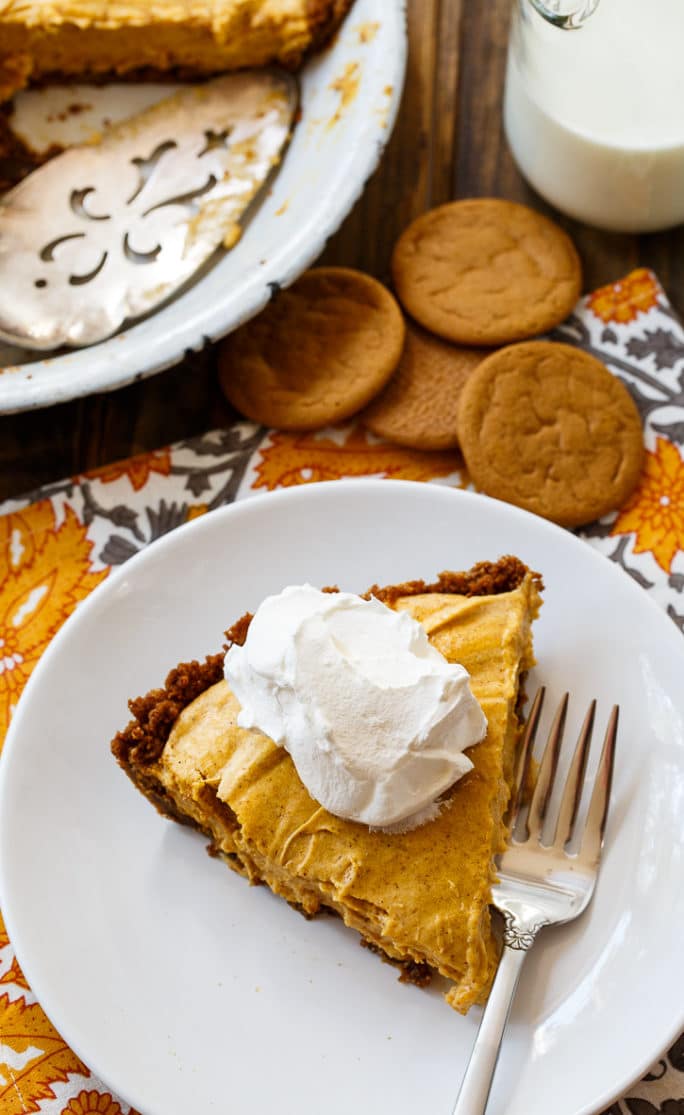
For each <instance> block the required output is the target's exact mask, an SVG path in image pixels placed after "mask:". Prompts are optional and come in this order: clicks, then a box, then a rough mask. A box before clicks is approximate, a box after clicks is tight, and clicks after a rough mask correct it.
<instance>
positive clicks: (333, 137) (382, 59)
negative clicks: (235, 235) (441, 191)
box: [0, 0, 406, 414]
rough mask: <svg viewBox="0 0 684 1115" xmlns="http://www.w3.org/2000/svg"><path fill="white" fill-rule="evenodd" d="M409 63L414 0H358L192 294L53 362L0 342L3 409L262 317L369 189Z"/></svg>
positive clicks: (120, 380)
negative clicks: (264, 174) (258, 199)
mask: <svg viewBox="0 0 684 1115" xmlns="http://www.w3.org/2000/svg"><path fill="white" fill-rule="evenodd" d="M405 63H406V18H405V0H355V3H354V5H353V7H352V9H351V11H350V12H349V14H348V16H347V18H346V20H345V22H344V24H343V26H342V29H341V30H340V32H339V34H338V35H337V36H336V37H335V38H334V40H333V42H332V44H331V45H330V46H329V47H328V48H327V49H326V50H325V51H323V52H322V53H320V54H318V55H316V56H314V57H313V58H312V59H311V61H310V62H308V63H307V65H306V66H305V67H304V69H303V71H302V73H301V104H302V115H301V119H300V121H299V123H298V125H297V127H296V128H295V130H294V134H293V137H292V141H291V143H290V146H289V148H288V151H287V153H286V156H285V158H284V160H283V163H282V165H281V167H280V169H279V171H278V174H277V176H276V178H275V179H274V182H273V188H272V192H271V193H270V194H269V195H268V196H267V197H266V198H265V199H264V201H263V202H262V204H261V206H260V208H259V211H258V213H257V214H255V217H254V219H252V221H251V222H250V224H249V225H248V227H247V229H246V231H245V233H244V235H243V237H242V239H241V240H240V242H239V243H238V245H237V246H236V247H235V248H233V250H232V251H230V252H228V253H226V254H225V255H224V256H223V258H221V259H220V261H219V262H218V263H217V264H216V265H215V266H214V267H213V268H211V270H209V271H208V272H207V273H206V274H204V275H203V277H202V278H200V279H198V280H197V281H196V282H195V283H194V284H193V285H192V286H191V287H190V288H189V289H188V290H187V291H186V292H185V293H184V294H182V295H181V296H179V297H178V298H176V299H174V300H173V301H171V302H170V303H168V304H167V305H166V306H165V307H163V308H162V309H160V310H158V311H157V312H156V313H154V314H153V315H152V316H151V317H149V318H148V319H146V320H143V321H140V322H138V323H137V324H134V325H132V326H131V327H130V328H129V329H127V330H125V331H123V332H120V333H118V334H117V335H116V336H115V337H113V338H111V339H110V340H108V341H103V342H102V343H101V344H98V345H92V346H90V347H88V348H85V349H80V350H72V351H69V352H65V353H62V354H57V355H55V356H53V357H52V358H50V357H48V358H44V356H45V354H38V355H37V354H35V353H33V354H29V353H25V352H22V351H21V350H18V349H10V348H7V347H5V348H4V350H3V349H2V348H1V347H0V365H4V366H3V367H0V413H5V414H8V413H11V412H13V411H19V410H28V409H31V408H34V407H41V406H46V405H48V404H52V403H59V402H64V401H65V400H67V399H72V398H75V397H78V396H81V395H89V394H92V393H94V392H96V391H107V390H111V389H112V388H115V387H121V386H123V385H124V384H126V383H130V382H131V381H133V380H136V379H142V378H144V377H145V376H149V375H153V374H154V373H155V372H159V371H161V370H162V369H164V368H167V367H169V366H170V365H171V364H173V363H175V362H176V361H177V360H179V359H180V358H181V357H182V356H183V354H184V353H185V352H187V351H188V350H197V351H199V350H200V349H201V348H202V347H203V346H204V345H205V344H206V343H207V342H208V341H213V340H216V339H217V338H219V337H222V336H224V335H225V334H226V333H228V332H230V331H231V330H232V329H235V328H236V327H237V326H238V325H240V324H242V322H244V321H246V320H247V319H248V318H250V317H252V316H253V315H254V314H256V313H258V312H259V310H261V309H262V308H263V306H264V305H265V304H266V302H267V301H268V299H269V297H270V296H271V293H272V290H273V287H272V285H271V284H273V283H276V284H278V285H279V286H288V285H289V284H290V283H291V282H293V281H294V279H296V278H297V276H298V275H299V274H301V272H302V271H303V270H304V269H305V268H306V267H308V266H309V265H310V264H311V263H312V262H313V261H314V260H315V259H316V257H317V256H318V255H320V253H321V252H322V251H323V248H324V247H325V244H326V241H327V239H328V237H329V236H331V235H332V233H333V232H335V230H336V229H337V228H338V227H339V225H340V224H341V223H342V221H343V220H344V218H345V217H346V215H347V213H348V212H349V210H350V209H351V207H352V205H353V204H354V202H355V201H356V200H357V198H358V197H359V196H360V194H361V192H362V191H363V188H364V185H365V183H366V181H367V179H368V178H369V176H370V175H371V174H372V172H373V170H374V169H375V167H376V165H377V163H378V161H379V159H380V156H381V155H382V152H383V150H384V147H385V144H386V142H387V140H388V138H389V136H390V134H391V131H392V125H393V123H394V118H395V115H396V111H397V108H398V105H399V100H400V97H401V91H402V87H403V81H404V69H405ZM353 66H355V67H357V68H356V69H355V70H353V71H351V77H352V80H353V81H354V80H355V79H356V78H358V91H357V92H356V94H355V95H352V96H350V97H349V98H348V99H347V103H345V104H342V103H341V102H342V93H341V92H340V90H339V89H338V90H336V89H335V88H333V85H334V83H335V82H336V81H339V79H341V78H343V77H344V76H345V74H349V72H350V71H349V67H353ZM109 88H110V89H111V88H113V87H109ZM347 89H348V92H349V93H352V92H353V88H352V85H349V84H348V85H347ZM143 94H144V91H143ZM160 95H161V94H160ZM126 105H127V106H128V105H129V101H128V99H127V100H126ZM129 107H130V106H129ZM338 113H339V115H338ZM50 115H51V117H52V118H53V120H54V111H53V110H51V112H50ZM67 115H68V113H67ZM109 115H110V116H111V115H114V116H118V115H120V114H119V113H118V112H116V111H115V112H114V113H109ZM333 120H334V123H333V122H332V121H333ZM85 123H86V121H85V120H84V119H83V118H82V117H81V115H80V114H79V116H77V117H76V118H75V119H74V120H72V122H71V127H72V129H73V128H75V129H77V134H78V129H79V128H80V129H82V128H83V127H84V126H85Z"/></svg>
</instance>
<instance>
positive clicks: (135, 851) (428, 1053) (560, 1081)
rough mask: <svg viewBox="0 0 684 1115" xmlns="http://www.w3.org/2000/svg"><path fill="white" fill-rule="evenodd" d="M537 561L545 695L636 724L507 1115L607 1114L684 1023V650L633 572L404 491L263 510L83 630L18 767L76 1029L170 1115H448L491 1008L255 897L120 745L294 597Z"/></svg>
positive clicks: (504, 517) (46, 672)
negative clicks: (142, 785)
mask: <svg viewBox="0 0 684 1115" xmlns="http://www.w3.org/2000/svg"><path fill="white" fill-rule="evenodd" d="M509 552H513V553H516V554H518V555H519V556H520V557H521V558H522V559H523V560H524V561H526V562H528V563H529V564H530V565H531V566H532V567H534V568H536V569H538V570H540V571H542V572H543V576H544V580H545V582H546V593H545V597H546V603H545V605H544V608H543V610H542V615H541V617H540V619H539V621H538V624H537V626H536V648H537V656H538V660H539V665H538V667H537V668H536V669H535V671H534V674H535V677H534V678H533V680H543V681H544V682H545V683H546V684H547V685H548V687H549V690H550V693H549V696H550V698H551V702H550V704H552V703H553V702H554V701H555V699H556V698H557V697H558V696H559V694H560V692H561V691H562V690H563V688H564V687H568V688H569V689H570V690H571V692H572V694H573V698H574V699H573V703H572V708H571V727H573V728H575V727H577V726H578V725H579V721H580V718H581V714H582V713H583V711H584V708H585V707H586V705H587V703H588V701H589V699H590V697H591V696H592V695H593V694H596V695H597V696H598V698H599V709H598V718H599V723H600V725H601V726H603V724H605V720H606V717H607V715H608V711H609V707H610V705H611V703H612V702H613V701H618V702H619V703H620V705H621V708H622V720H621V731H620V739H619V758H618V764H617V774H616V780H615V789H614V803H613V808H612V811H611V816H610V822H609V829H608V837H607V846H606V850H605V856H604V864H603V871H602V875H601V879H600V883H599V887H598V891H597V894H596V898H595V900H594V902H593V904H592V906H591V907H590V910H589V912H588V914H587V915H585V916H584V917H583V918H582V919H580V921H579V922H577V923H575V924H573V925H571V926H568V927H564V928H560V929H556V930H549V931H548V932H547V934H546V935H545V936H543V937H542V939H541V940H540V941H539V943H538V945H537V946H536V948H535V949H534V950H533V951H532V953H531V954H530V958H529V960H528V963H527V968H526V970H525V971H524V972H523V977H522V982H521V986H520V990H519V994H518V997H517V1001H516V1004H515V1007H514V1011H513V1015H512V1019H511V1023H510V1026H509V1030H508V1034H507V1037H506V1041H505V1048H504V1052H503V1057H502V1061H501V1064H500V1069H499V1073H498V1076H497V1080H496V1085H495V1090H494V1095H493V1099H492V1106H491V1109H489V1111H490V1115H548V1113H549V1112H550V1111H553V1113H554V1115H580V1113H582V1115H589V1113H595V1112H598V1111H600V1110H602V1109H603V1107H604V1105H606V1104H607V1103H608V1102H609V1101H610V1100H611V1099H612V1098H614V1096H615V1095H616V1094H617V1093H619V1092H621V1091H622V1090H623V1089H624V1088H625V1087H627V1085H628V1084H630V1083H631V1082H632V1081H633V1080H634V1079H635V1078H636V1077H637V1076H638V1075H640V1074H641V1073H642V1071H645V1070H646V1068H647V1067H648V1065H649V1064H650V1063H651V1061H652V1060H653V1059H654V1058H655V1057H657V1056H658V1055H659V1054H660V1053H661V1052H662V1050H663V1049H664V1048H665V1047H666V1046H667V1044H668V1043H669V1042H670V1041H671V1040H672V1039H673V1038H674V1037H675V1036H676V1034H677V1033H678V1031H679V1029H680V1028H681V1027H682V1026H684V1008H683V1006H682V997H681V926H682V924H684V888H683V887H682V885H681V879H682V849H683V845H684V833H683V829H684V807H683V800H684V765H683V764H684V692H683V690H682V677H683V676H684V643H683V642H682V638H681V635H680V634H679V632H678V631H677V630H676V629H675V627H674V625H673V624H672V623H671V622H670V620H669V619H667V618H666V617H665V616H664V615H663V614H662V613H661V612H660V611H659V610H658V609H657V608H656V606H655V605H654V604H653V603H652V602H651V601H650V600H649V599H648V597H647V596H646V594H645V593H644V592H643V590H642V589H640V588H639V587H638V586H637V585H635V584H634V583H633V582H632V581H631V580H630V579H629V578H628V577H627V576H626V574H624V573H623V572H622V571H621V570H619V569H617V568H615V567H614V566H613V565H611V564H610V563H609V562H608V561H607V560H606V559H605V558H603V557H601V556H599V555H598V554H596V553H595V552H594V551H593V550H591V548H590V547H589V546H588V545H586V544H585V543H582V542H580V541H578V540H577V539H575V538H574V537H573V536H572V535H570V534H568V533H565V532H563V531H562V530H560V529H559V528H557V527H554V526H552V525H550V524H548V523H546V522H544V521H543V520H541V519H538V518H534V517H532V516H531V515H528V514H526V513H525V512H522V511H518V510H517V509H515V508H512V507H509V506H507V505H504V504H500V503H497V502H495V501H493V500H488V499H485V498H483V497H479V496H476V495H472V494H470V493H464V492H460V491H453V490H451V489H447V488H442V487H439V486H432V485H422V484H420V485H419V484H410V483H404V482H400V481H384V480H383V481H376V480H367V481H339V482H336V483H334V484H330V483H329V484H314V485H311V486H306V487H302V488H295V489H292V490H289V491H285V492H279V493H276V494H274V495H264V496H259V497H255V498H252V499H249V500H246V501H245V502H242V503H238V504H236V505H233V506H231V507H228V508H226V509H223V510H219V511H215V512H212V513H211V514H210V515H208V516H207V517H206V518H203V519H199V520H196V521H195V522H194V523H192V524H191V525H189V526H184V527H181V528H180V529H178V530H176V531H174V532H173V533H172V534H170V535H168V536H166V537H165V538H164V539H162V540H161V541H159V542H157V543H155V544H154V545H153V546H151V547H150V548H149V549H148V550H146V551H144V552H143V553H142V554H141V555H140V556H138V557H135V558H133V559H132V560H131V561H129V562H128V563H127V564H126V565H125V566H124V567H123V568H122V569H121V570H120V571H119V572H117V573H115V574H114V575H112V576H111V577H110V578H109V579H108V580H107V581H106V582H105V583H104V585H103V586H102V587H101V588H99V589H98V590H97V591H96V592H95V593H94V594H93V595H92V596H91V597H90V599H89V600H87V601H86V602H85V603H84V604H83V605H82V606H80V607H79V609H78V611H77V612H76V614H75V616H74V617H73V618H72V619H71V620H70V621H69V622H68V623H67V624H66V626H65V627H64V629H63V630H62V632H61V633H60V634H59V635H58V636H57V638H56V639H55V641H54V642H53V644H52V645H51V647H50V648H49V649H48V651H47V653H46V654H45V656H44V658H43V660H42V661H41V663H40V664H39V666H38V668H37V670H36V671H35V673H34V675H33V677H32V679H31V681H30V682H29V685H28V687H27V689H26V692H25V695H24V696H23V697H22V699H21V701H20V704H19V708H18V710H17V712H16V714H15V717H14V719H13V722H12V727H11V730H10V734H9V737H8V740H7V743H6V745H5V752H4V755H3V759H2V763H0V776H1V777H0V887H1V897H2V905H3V908H4V914H5V917H6V920H7V923H8V928H9V933H10V936H11V939H12V941H13V943H14V945H15V948H16V950H17V954H18V957H19V961H20V963H21V964H22V966H23V968H24V970H25V972H26V975H27V977H28V979H29V981H30V983H31V985H32V987H33V988H34V990H35V992H36V994H37V995H38V998H39V1000H40V1002H41V1003H42V1004H43V1006H44V1008H45V1010H46V1011H47V1013H48V1015H49V1016H50V1018H51V1019H52V1021H53V1023H54V1024H55V1026H56V1027H57V1028H58V1030H60V1031H61V1032H62V1034H63V1035H64V1037H65V1038H66V1039H67V1040H68V1041H69V1043H70V1044H72V1045H73V1047H74V1048H75V1050H76V1051H77V1052H78V1053H79V1055H80V1056H81V1057H82V1058H83V1060H84V1061H85V1062H86V1063H87V1064H88V1065H90V1066H91V1067H92V1068H93V1069H94V1070H95V1071H96V1072H97V1073H98V1074H99V1075H100V1076H101V1077H102V1078H103V1079H104V1080H105V1081H106V1082H107V1083H108V1085H109V1086H110V1087H111V1088H112V1089H114V1090H115V1091H116V1092H118V1093H119V1094H121V1095H122V1096H124V1097H125V1098H126V1099H127V1100H128V1101H129V1102H131V1103H133V1104H134V1106H135V1107H136V1108H138V1109H139V1110H140V1111H144V1112H145V1115H187V1113H188V1112H199V1111H202V1112H212V1111H216V1112H221V1113H227V1112H230V1113H232V1112H236V1113H238V1112H239V1115H264V1113H265V1112H271V1111H277V1112H279V1113H280V1115H318V1112H319V1111H320V1110H321V1104H322V1103H324V1104H325V1109H326V1112H328V1113H329V1115H348V1113H349V1112H351V1111H357V1112H364V1113H365V1112H370V1111H373V1112H377V1113H378V1115H416V1113H417V1112H420V1113H421V1115H423V1113H424V1115H431V1113H433V1112H434V1113H435V1115H437V1113H438V1112H447V1111H449V1110H450V1109H451V1108H450V1105H451V1103H452V1102H453V1100H454V1097H455V1095H456V1092H457V1089H458V1084H459V1080H460V1077H461V1074H462V1072H463V1069H464V1066H465V1063H466V1060H467V1057H468V1055H469V1052H470V1048H471V1045H472V1041H473V1038H474V1035H475V1030H476V1027H477V1023H478V1021H479V1012H478V1011H476V1010H475V1011H472V1012H471V1014H470V1015H469V1016H468V1017H467V1018H461V1017H460V1016H458V1015H457V1014H455V1013H453V1012H452V1011H451V1010H450V1009H449V1007H447V1006H446V1004H445V1003H444V1002H443V1001H442V999H441V997H440V994H439V990H438V989H436V988H433V989H431V990H428V991H425V990H423V991H421V990H419V989H417V988H415V987H408V986H404V985H402V984H399V983H398V981H397V979H396V973H395V971H394V969H392V968H391V967H389V966H387V965H384V964H381V963H379V962H378V960H377V958H376V957H374V956H373V955H371V954H370V953H369V952H367V951H366V950H364V949H361V948H359V944H358V938H357V936H356V934H355V933H353V932H352V931H350V930H347V929H345V927H344V926H343V925H342V924H341V923H340V922H339V921H337V920H336V919H334V918H322V919H319V920H317V921H313V922H307V921H305V920H304V919H303V918H302V917H300V915H299V914H298V913H296V912H295V911H293V910H292V909H291V908H290V907H289V906H288V905H287V904H286V903H285V902H283V901H282V900H280V899H276V898H275V897H274V896H272V895H271V894H270V893H269V892H268V891H267V890H266V888H264V887H256V888H250V887H249V886H248V885H247V884H246V883H245V881H244V880H243V879H241V878H239V877H238V876H236V875H234V874H232V872H230V871H229V870H227V869H226V868H225V866H224V865H223V864H222V863H220V862H219V861H217V860H212V859H210V858H209V857H208V856H207V855H206V854H205V852H204V841H203V840H202V838H201V837H199V836H198V835H197V834H195V833H193V832H191V831H189V830H187V829H185V828H183V827H181V826H179V825H176V824H174V823H172V822H169V821H167V820H164V819H163V818H161V817H160V816H158V815H157V813H156V812H155V811H154V809H153V808H152V807H151V806H150V805H149V803H148V802H147V801H145V800H144V798H142V797H141V796H140V795H139V794H138V793H137V792H136V791H135V790H134V788H133V787H132V786H131V784H130V783H129V782H128V780H127V779H126V778H125V776H124V775H123V774H122V773H121V771H120V770H119V769H118V768H117V766H116V764H115V762H114V760H113V758H112V757H111V755H110V753H109V746H108V741H109V739H110V737H111V736H112V735H113V734H114V732H115V731H116V729H117V728H118V727H120V726H122V725H123V724H124V723H125V722H126V721H127V719H128V716H127V711H126V699H127V697H129V696H131V695H134V694H138V693H142V692H145V691H146V690H147V689H148V688H149V687H151V686H153V685H155V684H158V683H159V682H160V681H161V679H162V678H163V677H164V676H165V673H166V670H167V669H168V668H169V667H170V666H171V665H173V664H175V663H176V662H177V661H179V660H187V659H189V658H192V657H195V656H202V655H204V654H205V653H207V652H209V651H213V650H215V649H218V648H219V647H220V645H221V642H222V633H223V629H224V628H225V627H226V626H227V625H228V624H229V623H230V622H231V621H232V620H233V619H234V618H235V617H237V616H238V615H240V614H242V612H243V611H245V609H247V608H254V607H255V606H256V605H257V604H258V603H259V601H260V600H261V598H262V597H263V596H264V595H265V594H267V593H269V592H273V591H277V590H278V589H280V588H281V587H282V586H284V585H285V584H288V583H292V582H300V581H304V580H309V581H311V582H312V583H313V584H330V583H333V582H337V583H339V584H340V585H341V586H343V587H344V588H347V589H351V590H358V591H361V590H363V589H364V588H366V587H367V586H368V585H369V584H372V583H373V582H376V581H377V582H379V583H383V582H388V581H397V580H405V579H407V578H411V577H417V576H418V577H431V576H432V575H434V574H435V573H436V572H438V571H439V570H442V569H445V568H456V569H458V568H465V567H468V566H469V565H470V564H471V563H473V562H475V561H477V560H480V559H482V558H496V557H498V556H499V555H501V554H503V553H509Z"/></svg>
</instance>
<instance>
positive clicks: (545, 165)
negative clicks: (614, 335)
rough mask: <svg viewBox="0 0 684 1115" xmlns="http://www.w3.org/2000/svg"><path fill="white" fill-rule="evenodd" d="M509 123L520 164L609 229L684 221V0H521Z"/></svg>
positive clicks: (551, 194) (554, 199)
mask: <svg viewBox="0 0 684 1115" xmlns="http://www.w3.org/2000/svg"><path fill="white" fill-rule="evenodd" d="M514 2H515V7H514V12H513V23H512V27H511V38H510V43H509V50H508V69H507V74H506V91H505V98H504V126H505V130H506V135H507V138H508V142H509V144H510V147H511V150H512V152H513V155H514V157H515V160H516V162H517V163H518V166H519V168H520V170H521V171H522V173H523V174H524V175H525V177H526V178H527V179H528V181H529V182H530V183H531V185H532V186H534V188H535V189H536V190H537V191H538V192H539V193H540V194H541V195H542V196H543V197H545V198H546V199H547V201H549V202H551V204H552V205H554V206H556V208H558V209H560V210H562V211H563V212H565V213H567V214H569V215H570V216H572V217H576V218H577V219H578V220H581V221H585V222H586V223H587V224H592V225H596V226H598V227H600V228H606V229H614V230H617V231H622V232H650V231H654V230H656V229H662V228H668V227H670V226H672V225H676V224H679V223H680V222H682V221H684V0H582V2H578V0H545V2H544V0H514Z"/></svg>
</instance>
